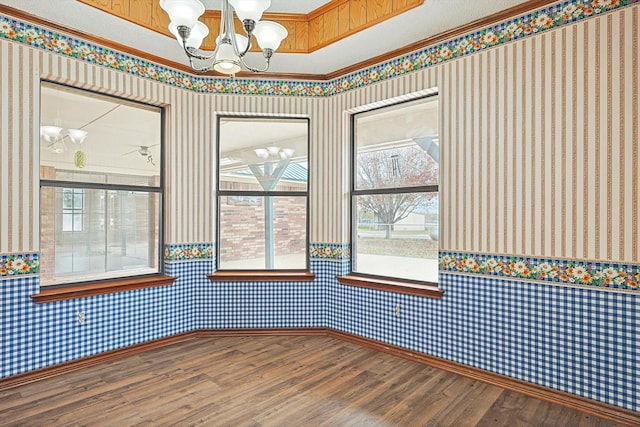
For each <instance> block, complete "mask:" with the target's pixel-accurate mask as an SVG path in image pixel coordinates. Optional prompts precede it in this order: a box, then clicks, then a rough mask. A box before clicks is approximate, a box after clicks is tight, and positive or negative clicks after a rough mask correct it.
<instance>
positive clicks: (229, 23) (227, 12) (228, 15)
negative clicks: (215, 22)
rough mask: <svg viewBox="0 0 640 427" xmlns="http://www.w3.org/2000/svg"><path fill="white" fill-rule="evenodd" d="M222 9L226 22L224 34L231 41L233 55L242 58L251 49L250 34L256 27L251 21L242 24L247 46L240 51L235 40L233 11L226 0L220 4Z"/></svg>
mask: <svg viewBox="0 0 640 427" xmlns="http://www.w3.org/2000/svg"><path fill="white" fill-rule="evenodd" d="M222 7H223V9H224V21H226V30H227V32H225V34H226V35H227V36H228V37H229V38H230V39H231V40H229V41H230V42H231V46H233V51H234V52H235V54H236V55H238V57H239V58H242V57H243V56H245V55H246V54H247V52H248V51H249V49H251V34H252V32H253V28H255V26H256V23H255V21H253V20H251V19H247V20H245V21H243V22H242V25H243V27H244V29H245V32H246V33H247V46H246V47H245V48H244V49H243V50H241V49H240V48H239V47H238V41H237V39H236V34H235V29H234V25H233V9H232V8H231V6H230V5H229V2H228V0H225V1H223V2H222ZM220 21H221V22H222V21H223V20H222V19H221V20H220Z"/></svg>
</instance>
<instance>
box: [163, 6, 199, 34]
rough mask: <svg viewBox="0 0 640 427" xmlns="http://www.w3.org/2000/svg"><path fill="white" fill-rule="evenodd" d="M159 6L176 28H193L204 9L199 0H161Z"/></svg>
mask: <svg viewBox="0 0 640 427" xmlns="http://www.w3.org/2000/svg"><path fill="white" fill-rule="evenodd" d="M160 7H161V8H162V9H164V10H165V11H166V12H167V14H168V15H169V19H170V20H171V23H172V24H174V25H175V27H176V28H178V27H180V26H185V27H189V28H193V27H194V26H195V25H196V22H197V21H198V18H199V17H200V15H202V14H203V13H204V10H205V8H204V5H203V4H202V3H201V2H200V0H161V1H160Z"/></svg>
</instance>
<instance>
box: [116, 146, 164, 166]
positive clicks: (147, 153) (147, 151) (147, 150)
mask: <svg viewBox="0 0 640 427" xmlns="http://www.w3.org/2000/svg"><path fill="white" fill-rule="evenodd" d="M157 145H160V144H153V145H138V148H136V149H135V150H131V151H128V152H126V153H123V154H122V155H123V156H128V155H129V154H133V153H138V154H140V155H141V156H142V157H146V158H147V163H151V164H152V165H153V166H155V165H156V163H155V162H154V161H153V155H152V154H151V148H152V147H155V146H157Z"/></svg>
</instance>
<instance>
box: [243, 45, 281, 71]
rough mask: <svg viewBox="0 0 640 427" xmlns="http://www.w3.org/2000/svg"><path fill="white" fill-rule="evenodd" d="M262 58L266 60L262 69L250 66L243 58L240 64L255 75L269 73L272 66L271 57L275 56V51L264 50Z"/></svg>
mask: <svg viewBox="0 0 640 427" xmlns="http://www.w3.org/2000/svg"><path fill="white" fill-rule="evenodd" d="M262 56H264V59H265V66H264V68H262V69H260V68H255V67H252V66H250V65H249V64H247V63H246V62H245V60H244V58H242V57H240V62H241V63H242V65H244V66H245V67H246V68H247V70H249V71H253V72H254V73H264V72H265V71H267V70H268V69H269V65H271V57H272V56H273V49H263V50H262Z"/></svg>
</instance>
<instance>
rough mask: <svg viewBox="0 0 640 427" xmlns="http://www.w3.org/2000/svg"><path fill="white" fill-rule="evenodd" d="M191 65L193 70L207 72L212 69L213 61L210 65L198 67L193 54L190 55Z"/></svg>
mask: <svg viewBox="0 0 640 427" xmlns="http://www.w3.org/2000/svg"><path fill="white" fill-rule="evenodd" d="M189 65H190V66H191V68H192V69H193V71H196V72H198V73H206V72H207V71H209V70H211V69H212V68H213V63H211V64H209V65H205V66H203V67H197V66H196V64H194V62H193V58H192V57H191V56H190V57H189Z"/></svg>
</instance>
